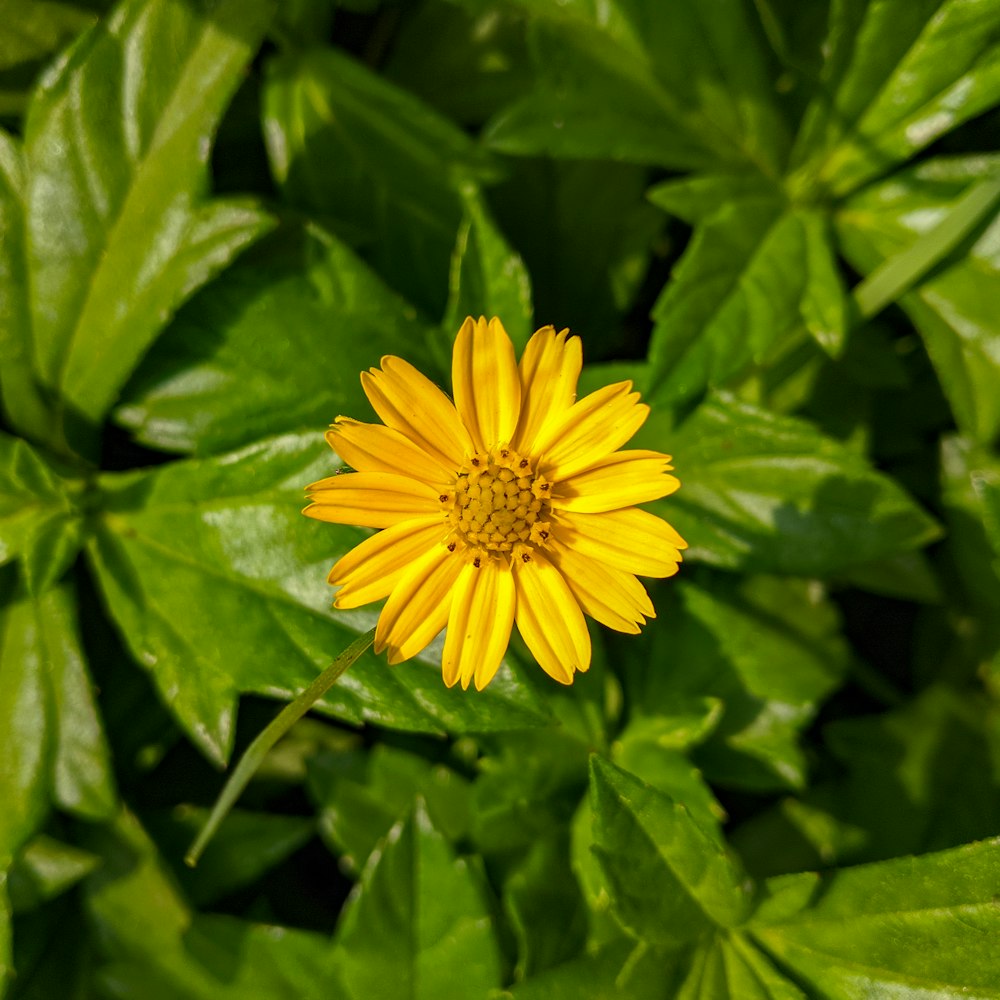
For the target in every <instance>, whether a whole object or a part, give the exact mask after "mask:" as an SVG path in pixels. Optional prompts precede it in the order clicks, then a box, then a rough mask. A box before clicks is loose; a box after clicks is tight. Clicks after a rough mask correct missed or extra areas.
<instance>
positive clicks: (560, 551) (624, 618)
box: [550, 539, 656, 635]
mask: <svg viewBox="0 0 1000 1000" xmlns="http://www.w3.org/2000/svg"><path fill="white" fill-rule="evenodd" d="M550 552H551V555H552V561H553V563H555V565H556V567H557V569H558V570H559V571H560V572H561V573H562V574H563V576H564V577H565V578H566V582H567V583H568V584H569V589H570V590H572V591H573V596H574V597H575V598H576V599H577V600H578V601H579V602H580V607H582V608H583V610H584V611H585V612H586V613H587V614H588V615H590V617H591V618H596V619H597V621H599V622H600V623H601V624H602V625H607V626H608V628H613V629H614V630H615V631H616V632H630V633H632V634H633V635H634V634H636V633H637V632H638V631H639V626H640V625H645V624H646V619H647V618H655V617H656V611H655V610H654V609H653V602H652V601H650V599H649V594H647V593H646V588H645V587H643V585H642V584H641V583H639V581H638V580H637V579H636V578H635V577H634V576H633V575H632V574H631V573H625V572H623V571H622V570H620V569H615V568H614V567H613V566H608V565H607V564H606V563H602V562H598V561H597V560H594V559H588V558H587V557H586V556H584V555H581V554H580V553H579V552H577V551H575V550H574V549H571V548H569V547H568V546H565V545H563V544H561V543H560V542H559V541H558V540H556V539H553V540H552V547H551V549H550Z"/></svg>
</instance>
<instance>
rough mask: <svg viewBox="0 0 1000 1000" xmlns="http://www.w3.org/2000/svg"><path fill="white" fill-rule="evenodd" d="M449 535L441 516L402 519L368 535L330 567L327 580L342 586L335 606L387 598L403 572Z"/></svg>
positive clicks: (352, 605) (335, 600)
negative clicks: (398, 522) (368, 536)
mask: <svg viewBox="0 0 1000 1000" xmlns="http://www.w3.org/2000/svg"><path fill="white" fill-rule="evenodd" d="M447 534H448V526H447V525H446V524H445V523H444V522H443V521H442V519H441V517H440V516H438V517H429V518H428V517H420V518H413V519H412V520H410V521H403V522H401V523H400V524H394V525H393V526H392V527H391V528H385V529H384V530H382V531H380V532H378V533H377V534H375V535H372V536H371V537H370V538H366V539H365V540H364V541H363V542H361V543H360V544H358V545H355V546H354V548H353V549H351V551H350V552H348V553H346V554H345V555H344V556H342V557H341V559H340V560H339V561H338V562H337V564H336V565H335V566H334V567H333V569H332V570H330V575H329V577H328V578H327V579H328V581H329V582H330V583H332V584H334V585H336V586H339V587H340V590H338V591H337V596H336V597H335V598H334V601H333V606H334V607H335V608H360V607H361V605H363V604H370V603H371V602H372V601H380V600H382V598H383V597H388V596H389V594H390V593H391V591H392V588H393V587H395V586H396V584H397V583H398V582H399V580H400V579H401V577H402V575H403V573H405V572H406V570H407V569H409V568H410V566H411V565H412V564H413V563H414V562H415V561H416V560H417V559H419V558H420V557H421V556H422V555H423V554H424V553H425V552H427V551H428V550H429V549H431V548H433V547H434V546H435V545H437V544H438V543H439V542H441V541H443V540H444V539H445V537H446V536H447Z"/></svg>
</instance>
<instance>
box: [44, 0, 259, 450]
mask: <svg viewBox="0 0 1000 1000" xmlns="http://www.w3.org/2000/svg"><path fill="white" fill-rule="evenodd" d="M270 10H271V8H270V4H269V2H268V0H253V2H252V3H249V4H248V3H244V2H242V0H222V2H220V3H215V4H211V5H209V4H207V3H205V2H204V0H192V2H185V0H124V2H123V3H122V4H121V5H120V6H118V7H117V8H116V9H115V11H114V13H112V14H111V15H109V16H108V18H107V19H106V20H104V21H102V22H101V23H100V24H99V25H98V26H97V27H96V28H95V29H94V30H93V31H91V32H89V33H88V34H87V35H86V36H85V37H84V39H83V40H82V41H81V42H80V44H79V45H77V46H75V47H74V48H73V50H72V52H71V53H70V54H69V56H68V57H67V58H66V59H65V60H64V61H62V62H61V63H60V64H59V65H57V66H56V67H55V69H54V71H53V72H51V73H50V74H49V75H48V76H47V77H46V78H45V79H44V81H43V83H42V86H41V88H40V90H39V91H38V92H37V93H36V95H35V97H34V99H33V101H32V105H31V109H30V113H29V116H28V123H27V129H26V136H25V163H26V167H27V205H28V212H27V225H28V237H29V247H30V249H29V264H30V273H31V281H30V291H31V313H32V322H33V338H34V358H35V364H36V365H37V368H38V372H39V374H40V376H41V378H42V380H43V382H44V383H45V384H46V385H47V386H48V387H50V388H51V389H52V390H53V391H55V392H58V393H59V394H60V396H61V397H62V405H63V419H64V423H65V424H66V425H67V426H66V428H65V430H66V432H67V433H68V435H69V437H70V438H71V443H73V444H75V445H76V446H77V447H87V444H88V434H89V431H88V428H87V425H88V424H96V423H98V422H99V421H100V420H101V418H102V417H103V416H104V414H105V413H106V412H107V410H108V409H109V408H110V406H111V404H112V403H113V402H114V400H115V397H116V396H117V394H118V392H119V390H120V389H121V387H122V385H124V383H125V381H126V379H127V378H128V376H129V374H130V373H131V371H132V369H133V368H134V367H135V365H136V363H137V361H138V360H139V358H140V357H141V356H142V354H143V353H144V352H145V350H146V348H147V347H148V346H149V345H150V343H151V342H152V340H153V338H154V337H155V336H156V334H157V333H158V332H159V330H160V328H161V327H162V326H163V323H164V321H165V319H166V318H167V317H168V316H169V315H170V313H171V312H172V311H173V310H174V309H176V307H177V306H178V305H179V304H180V302H181V301H182V300H183V299H184V298H186V297H187V296H188V295H189V294H190V293H191V292H192V291H193V290H194V289H195V288H197V287H198V285H200V284H202V283H204V282H205V281H206V280H207V279H208V278H209V277H210V276H211V275H212V274H213V273H214V272H216V271H217V270H219V269H220V268H221V267H223V266H224V265H225V264H227V263H228V262H229V260H230V259H231V258H232V257H233V256H234V255H235V254H236V253H237V252H238V251H239V250H241V249H243V248H244V247H245V246H246V245H247V244H248V243H250V242H252V241H253V240H254V239H256V238H257V237H258V236H259V235H260V234H261V233H262V232H264V230H265V229H266V228H268V226H269V225H270V224H271V223H270V221H269V219H268V217H267V216H266V215H264V214H263V213H262V212H261V211H260V210H259V209H257V208H256V207H254V206H253V205H252V204H251V203H249V202H247V201H245V200H244V201H236V200H232V201H215V202H211V201H210V202H206V201H205V200H204V198H203V191H204V188H205V183H206V160H207V151H208V144H209V142H210V141H211V138H212V135H213V133H214V131H215V128H216V125H217V123H218V120H219V116H220V115H221V113H222V110H223V108H224V107H225V105H226V103H227V102H228V100H229V98H230V97H231V95H232V93H233V91H234V90H235V88H236V85H237V84H238V83H239V79H240V73H241V71H242V70H243V68H244V66H245V65H246V64H247V63H248V62H249V60H250V58H251V57H252V56H253V54H254V52H255V51H256V48H257V45H258V44H259V42H260V39H261V37H262V35H263V31H264V28H265V27H266V24H267V20H268V18H269V16H270ZM163 38H170V39H171V50H172V51H174V52H176V53H177V54H178V57H177V58H171V59H165V58H164V59H152V58H150V53H151V52H153V51H158V49H159V47H160V46H162V44H163V42H162V39H163ZM136 58H141V59H142V63H141V65H142V66H143V72H141V73H140V72H134V71H132V69H131V67H132V65H133V60H134V59H136Z"/></svg>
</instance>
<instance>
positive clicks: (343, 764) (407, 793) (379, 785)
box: [307, 744, 470, 874]
mask: <svg viewBox="0 0 1000 1000" xmlns="http://www.w3.org/2000/svg"><path fill="white" fill-rule="evenodd" d="M307 789H308V791H309V795H310V798H311V799H312V800H313V802H314V803H315V804H316V806H317V808H318V810H319V825H320V833H321V834H322V835H323V838H324V840H326V842H327V843H328V844H329V845H330V847H331V849H332V850H334V851H335V852H336V854H337V855H338V861H339V863H340V865H341V866H342V867H344V868H345V869H346V870H347V871H349V872H352V873H354V874H357V873H360V871H361V870H362V868H363V867H364V865H365V863H366V862H367V860H368V858H369V856H370V855H371V853H372V852H373V851H374V850H375V848H376V847H377V846H378V844H379V842H380V841H381V840H382V839H383V838H384V837H385V836H386V835H387V834H388V832H389V830H390V829H391V828H392V827H393V826H394V825H395V824H396V823H397V822H399V821H400V820H401V819H404V818H405V817H406V816H408V815H409V814H410V813H411V812H412V811H413V807H414V803H415V801H416V799H417V798H418V797H420V798H422V799H423V801H424V804H425V808H426V809H427V815H428V816H429V817H430V819H431V822H432V823H433V824H434V826H435V828H436V829H438V830H440V831H441V832H442V833H443V834H444V835H445V836H446V837H447V838H448V839H449V840H450V841H456V840H459V839H461V838H462V837H464V836H466V835H467V834H468V830H469V792H470V788H469V783H468V782H467V781H466V780H465V779H463V778H462V777H461V776H460V775H459V774H458V773H456V772H455V771H453V770H452V769H451V768H449V767H446V766H444V765H443V764H432V763H431V762H430V761H428V760H425V759H424V758H423V757H419V756H417V755H416V754H411V753H407V752H406V751H403V750H398V749H396V748H394V747H391V746H386V745H385V744H378V745H376V746H374V747H372V748H371V750H369V751H367V752H348V753H341V754H331V753H327V754H320V755H317V756H316V757H314V758H313V759H312V760H311V761H310V762H309V771H308V779H307Z"/></svg>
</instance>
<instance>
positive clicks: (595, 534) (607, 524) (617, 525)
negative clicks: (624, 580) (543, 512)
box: [553, 507, 687, 576]
mask: <svg viewBox="0 0 1000 1000" xmlns="http://www.w3.org/2000/svg"><path fill="white" fill-rule="evenodd" d="M553 513H554V514H555V518H556V520H557V524H558V527H557V528H556V529H555V530H554V531H553V535H554V536H555V537H557V538H558V539H559V541H560V542H562V543H563V544H564V545H566V546H567V547H568V548H571V549H575V550H576V551H577V552H579V553H580V555H583V556H587V557H588V558H590V559H597V560H599V561H600V562H605V563H607V564H608V565H609V566H614V567H616V568H617V569H621V570H624V571H625V572H626V573H636V574H638V575H639V576H673V575H674V573H676V572H677V564H678V563H679V562H680V561H681V554H680V551H679V550H680V549H686V548H687V542H685V541H684V539H683V538H681V536H680V535H678V534H677V532H676V531H675V530H674V529H673V528H672V527H671V526H670V525H669V524H667V522H666V521H664V520H663V519H662V518H659V517H656V516H655V515H654V514H650V513H648V512H647V511H644V510H639V509H638V508H636V507H629V508H627V509H625V510H612V511H608V512H607V513H606V514H578V513H576V512H574V511H559V512H557V513H556V512H553Z"/></svg>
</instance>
